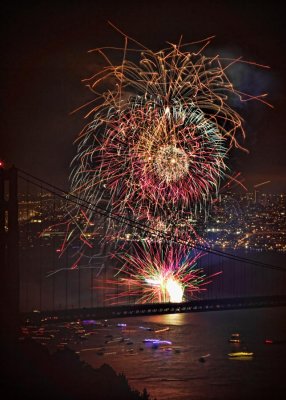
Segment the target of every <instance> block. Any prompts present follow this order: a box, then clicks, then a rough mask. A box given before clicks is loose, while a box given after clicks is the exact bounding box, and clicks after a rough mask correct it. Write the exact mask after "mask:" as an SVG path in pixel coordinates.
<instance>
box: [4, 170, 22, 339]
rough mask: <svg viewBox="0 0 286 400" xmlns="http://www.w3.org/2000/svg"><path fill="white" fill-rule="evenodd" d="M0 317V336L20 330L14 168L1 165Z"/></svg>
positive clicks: (14, 334)
mask: <svg viewBox="0 0 286 400" xmlns="http://www.w3.org/2000/svg"><path fill="white" fill-rule="evenodd" d="M0 299H1V302H0V312H1V314H0V318H1V323H0V325H1V328H0V329H1V331H0V334H1V338H0V339H2V340H4V341H7V340H9V341H11V340H13V339H16V338H17V336H18V331H19V226H18V180H17V169H16V168H15V167H11V168H9V169H5V168H4V165H0Z"/></svg>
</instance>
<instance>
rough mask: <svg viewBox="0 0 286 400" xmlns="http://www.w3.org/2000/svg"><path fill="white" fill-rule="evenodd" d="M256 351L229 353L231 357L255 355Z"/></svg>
mask: <svg viewBox="0 0 286 400" xmlns="http://www.w3.org/2000/svg"><path fill="white" fill-rule="evenodd" d="M253 355H254V353H252V352H250V351H235V352H234V353H228V356H229V357H231V358H235V357H243V358H244V357H253Z"/></svg>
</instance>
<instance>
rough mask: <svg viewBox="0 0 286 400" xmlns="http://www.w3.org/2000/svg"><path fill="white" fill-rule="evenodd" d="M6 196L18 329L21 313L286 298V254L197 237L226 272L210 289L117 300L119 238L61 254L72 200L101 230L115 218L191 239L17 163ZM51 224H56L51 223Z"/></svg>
mask: <svg viewBox="0 0 286 400" xmlns="http://www.w3.org/2000/svg"><path fill="white" fill-rule="evenodd" d="M0 203H1V215H0V238H1V248H0V257H1V265H2V268H1V282H2V301H1V304H2V320H3V318H4V320H9V321H10V325H11V329H12V328H13V326H15V324H16V323H17V321H18V320H19V318H20V319H21V320H22V321H23V320H25V319H27V318H30V319H33V318H34V319H41V320H46V321H49V320H59V321H67V320H75V319H91V318H92V319H93V318H114V317H132V316H138V315H154V314H164V313H179V312H183V313H184V312H201V311H219V310H227V309H241V308H250V307H274V306H284V305H286V273H285V272H286V269H285V268H284V264H283V255H281V254H280V256H281V257H280V259H281V260H280V261H279V263H273V262H272V260H268V259H267V257H269V255H267V254H266V253H265V254H264V253H258V254H256V255H255V257H253V256H252V257H248V256H247V255H246V254H245V253H242V252H241V253H240V252H239V251H236V252H224V251H221V250H219V249H216V248H210V247H205V246H202V245H196V246H194V244H189V246H190V251H192V250H194V247H195V250H196V251H202V252H204V254H205V255H204V257H202V258H201V259H200V260H199V261H198V264H199V267H200V268H203V269H204V271H205V272H206V274H207V275H213V274H216V273H220V276H218V277H216V278H215V279H213V281H212V282H211V283H210V284H209V285H208V286H207V290H206V291H205V292H203V293H201V294H200V295H199V296H197V297H196V298H193V297H189V298H187V299H186V301H185V302H183V303H149V304H138V302H137V301H136V298H134V297H133V296H131V295H130V296H129V297H128V296H127V298H125V299H124V302H122V298H121V297H120V293H119V292H118V287H117V288H116V289H113V292H112V298H113V301H112V302H110V293H109V289H108V287H107V285H106V282H108V281H109V280H110V279H111V278H112V277H113V276H114V268H115V264H116V260H114V258H112V257H110V255H111V254H112V246H113V244H112V242H110V241H106V240H105V239H104V236H102V238H100V237H97V238H94V239H92V248H91V249H90V250H89V254H88V257H87V258H86V259H85V258H83V260H82V261H81V263H79V264H78V265H76V264H75V263H74V261H72V257H71V252H76V251H77V247H78V246H79V244H78V243H77V242H76V241H75V242H73V245H72V246H70V247H71V248H70V247H69V246H67V249H66V251H65V252H64V255H62V256H61V257H59V252H60V247H61V244H62V242H63V240H64V237H65V234H66V233H65V232H64V229H63V225H62V223H61V221H62V220H63V218H64V209H65V205H66V204H67V203H69V204H75V205H77V206H80V207H82V208H83V209H89V210H92V211H93V212H94V213H96V215H98V226H99V228H100V229H102V232H103V231H104V229H105V226H106V224H108V223H109V221H110V220H113V221H117V222H118V223H121V224H125V225H126V226H129V227H131V228H136V229H137V230H139V231H142V232H144V234H146V233H147V234H150V235H156V238H158V239H164V240H167V241H172V242H174V243H178V244H180V243H184V245H185V244H186V243H185V242H182V240H181V239H180V238H178V237H174V236H170V235H168V234H166V233H163V232H161V231H159V230H155V229H151V228H150V227H148V226H146V225H144V224H143V223H140V222H138V221H135V220H132V219H130V218H127V217H123V216H118V215H115V214H114V213H113V212H112V210H110V209H108V208H105V207H102V206H99V205H95V204H87V203H86V202H84V201H83V200H81V199H80V198H77V197H76V196H72V195H71V194H69V193H68V192H66V191H64V190H62V189H61V188H58V187H56V186H54V185H52V184H50V183H48V182H45V181H44V180H41V179H39V178H37V177H35V176H33V175H31V174H29V173H27V172H25V171H22V170H17V169H16V168H14V167H13V168H10V169H7V170H5V169H3V168H2V169H0ZM49 226H56V229H53V230H49V229H47V228H48V227H49ZM100 229H99V232H101V231H100ZM284 258H285V257H284ZM125 289H126V290H127V293H128V288H125ZM126 290H125V291H126Z"/></svg>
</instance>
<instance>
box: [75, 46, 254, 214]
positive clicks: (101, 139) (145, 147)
mask: <svg viewBox="0 0 286 400" xmlns="http://www.w3.org/2000/svg"><path fill="white" fill-rule="evenodd" d="M205 45H206V44H204V46H203V48H204V47H205ZM183 48H184V46H181V47H180V46H175V45H172V46H171V47H170V48H168V49H165V50H162V51H160V52H156V53H154V52H152V51H151V50H148V49H146V50H145V49H144V50H142V52H141V53H140V59H139V60H137V61H138V62H137V63H135V62H134V61H129V60H127V59H126V58H124V60H123V62H122V64H120V65H115V66H114V65H112V64H109V65H107V66H106V67H105V68H104V69H103V71H101V72H99V73H98V74H96V75H94V76H93V77H92V78H90V79H88V80H86V82H87V85H88V86H89V87H90V88H91V89H92V90H93V91H95V90H96V89H97V86H99V85H102V83H103V82H105V83H106V86H108V85H110V84H111V82H112V88H111V89H109V90H106V91H103V93H101V94H100V96H99V99H100V100H101V102H100V104H99V105H97V106H96V107H94V108H93V109H92V110H91V111H90V112H89V113H88V116H92V118H93V119H92V122H91V123H89V124H88V125H87V126H86V127H85V129H84V130H83V132H82V133H81V135H80V136H79V138H78V140H77V143H78V144H77V146H78V152H77V155H76V157H75V159H74V162H73V171H72V174H71V183H72V193H74V194H76V195H77V196H80V197H81V198H84V199H85V200H86V201H87V202H88V203H93V204H94V203H96V204H97V203H99V202H100V201H101V200H102V198H108V199H109V205H110V206H111V207H112V208H113V210H114V211H116V212H117V213H118V214H120V215H123V214H126V213H127V212H128V210H129V211H130V212H132V215H136V217H140V216H141V211H140V210H141V209H142V208H143V207H144V209H148V210H150V213H151V214H152V215H154V214H162V213H163V214H164V213H166V209H176V212H178V211H184V210H188V211H189V210H193V211H195V210H196V209H197V208H198V205H202V206H205V205H206V204H207V203H209V202H210V201H211V200H212V199H213V198H216V197H217V195H218V191H219V188H220V183H221V181H222V179H223V178H225V177H226V176H227V166H226V159H227V154H228V152H229V150H230V149H231V148H232V147H234V146H235V147H238V148H241V149H242V148H243V147H242V146H241V145H240V144H239V140H238V136H240V137H244V136H245V134H244V130H243V127H242V120H241V117H240V116H239V114H238V113H236V112H235V111H234V110H233V109H232V108H231V107H230V106H229V105H228V104H227V99H228V96H239V98H240V99H241V100H242V101H243V97H242V96H243V95H242V94H241V93H240V92H238V91H236V90H235V89H234V88H233V86H232V84H231V83H230V81H229V79H228V77H227V75H226V73H225V70H226V69H227V68H228V67H229V64H231V63H233V61H231V62H229V64H227V65H225V66H222V63H223V60H221V59H220V58H219V57H218V56H216V57H213V58H211V57H206V56H204V55H203V54H202V53H201V50H202V49H201V50H199V51H197V52H193V53H190V52H186V51H183ZM98 51H100V52H101V54H104V53H103V51H102V50H98ZM126 53H127V49H125V51H124V54H125V55H126ZM104 56H105V57H106V59H107V60H109V59H108V58H107V56H106V55H105V54H104ZM133 58H136V57H135V56H134V57H133ZM137 58H138V57H137ZM250 98H251V96H249V95H244V100H249V99H250ZM99 99H97V100H99ZM138 210H139V211H138Z"/></svg>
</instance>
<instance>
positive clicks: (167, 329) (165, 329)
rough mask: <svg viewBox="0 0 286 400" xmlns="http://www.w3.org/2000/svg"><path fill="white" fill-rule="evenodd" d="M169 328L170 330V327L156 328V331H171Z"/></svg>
mask: <svg viewBox="0 0 286 400" xmlns="http://www.w3.org/2000/svg"><path fill="white" fill-rule="evenodd" d="M169 330H170V328H169V327H167V328H162V329H157V330H155V333H161V332H167V331H169Z"/></svg>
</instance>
